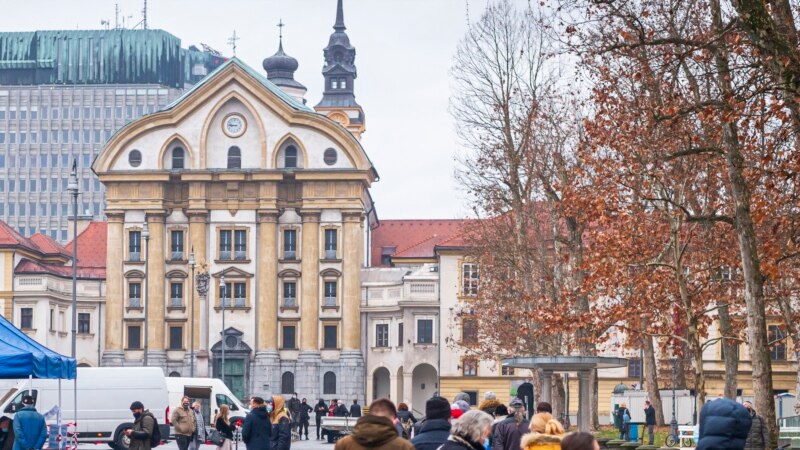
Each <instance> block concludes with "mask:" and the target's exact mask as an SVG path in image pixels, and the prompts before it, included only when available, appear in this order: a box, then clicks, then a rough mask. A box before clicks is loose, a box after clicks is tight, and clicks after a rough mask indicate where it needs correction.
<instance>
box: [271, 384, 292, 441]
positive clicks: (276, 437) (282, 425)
mask: <svg viewBox="0 0 800 450" xmlns="http://www.w3.org/2000/svg"><path fill="white" fill-rule="evenodd" d="M267 412H268V413H269V421H270V423H272V437H271V439H270V450H289V449H290V448H291V446H292V421H291V420H290V419H289V413H288V411H286V408H285V407H284V400H283V397H281V396H280V395H275V396H273V397H272V403H271V404H267Z"/></svg>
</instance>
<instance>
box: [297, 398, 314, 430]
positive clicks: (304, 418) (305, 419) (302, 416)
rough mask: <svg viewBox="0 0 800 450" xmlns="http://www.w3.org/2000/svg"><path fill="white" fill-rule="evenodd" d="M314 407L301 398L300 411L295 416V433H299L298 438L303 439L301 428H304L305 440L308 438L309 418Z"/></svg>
mask: <svg viewBox="0 0 800 450" xmlns="http://www.w3.org/2000/svg"><path fill="white" fill-rule="evenodd" d="M313 410H314V408H312V407H311V406H309V404H308V400H306V399H303V400H302V401H301V402H300V413H299V414H298V417H297V422H298V424H299V425H298V427H297V434H299V435H300V439H303V430H305V435H306V440H308V426H309V421H310V420H311V411H313Z"/></svg>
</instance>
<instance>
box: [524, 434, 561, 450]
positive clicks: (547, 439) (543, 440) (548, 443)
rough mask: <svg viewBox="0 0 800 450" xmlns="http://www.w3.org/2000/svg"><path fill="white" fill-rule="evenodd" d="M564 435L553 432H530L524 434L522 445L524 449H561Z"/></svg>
mask: <svg viewBox="0 0 800 450" xmlns="http://www.w3.org/2000/svg"><path fill="white" fill-rule="evenodd" d="M561 439H562V436H554V435H552V434H542V433H528V434H526V435H525V436H522V440H521V441H520V447H518V448H521V449H522V450H561Z"/></svg>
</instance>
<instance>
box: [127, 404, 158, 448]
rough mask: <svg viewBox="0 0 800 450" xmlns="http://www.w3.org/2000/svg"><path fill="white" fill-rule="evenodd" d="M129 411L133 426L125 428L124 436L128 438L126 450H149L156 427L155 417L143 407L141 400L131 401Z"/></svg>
mask: <svg viewBox="0 0 800 450" xmlns="http://www.w3.org/2000/svg"><path fill="white" fill-rule="evenodd" d="M131 413H133V418H134V422H133V428H128V429H127V430H125V436H127V437H128V438H130V440H131V441H130V444H128V450H150V448H151V447H150V444H151V441H150V439H151V438H152V437H153V431H155V427H156V418H155V417H153V414H152V413H150V411H147V410H145V409H144V405H143V404H142V402H139V401H136V402H133V403H131Z"/></svg>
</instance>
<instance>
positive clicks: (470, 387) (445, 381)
mask: <svg viewBox="0 0 800 450" xmlns="http://www.w3.org/2000/svg"><path fill="white" fill-rule="evenodd" d="M515 379H518V380H522V378H515V377H442V378H441V379H440V381H439V395H441V396H442V397H444V398H446V399H447V400H449V401H451V402H452V401H453V399H454V398H455V396H456V394H458V393H459V392H461V391H476V390H477V391H478V403H480V402H481V400H483V394H484V393H486V392H487V391H492V392H494V393H495V394H497V399H498V400H499V401H500V403H503V404H505V405H508V402H509V401H510V400H511V393H510V391H511V380H515Z"/></svg>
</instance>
